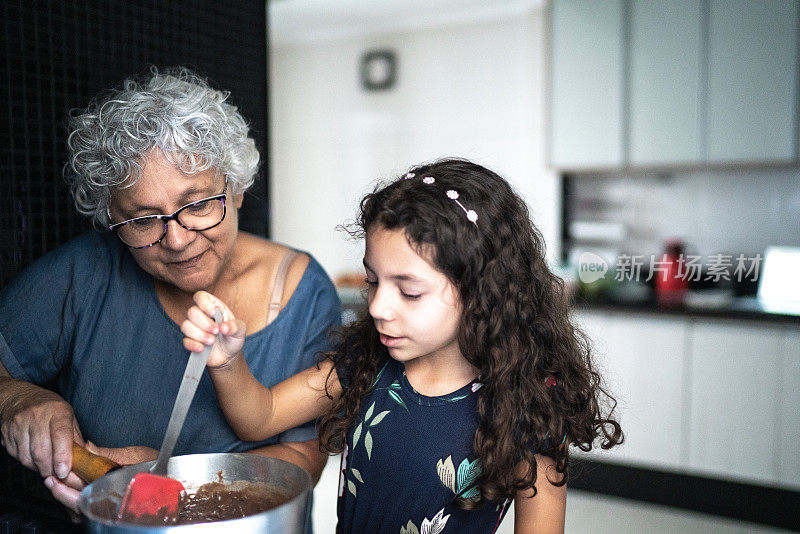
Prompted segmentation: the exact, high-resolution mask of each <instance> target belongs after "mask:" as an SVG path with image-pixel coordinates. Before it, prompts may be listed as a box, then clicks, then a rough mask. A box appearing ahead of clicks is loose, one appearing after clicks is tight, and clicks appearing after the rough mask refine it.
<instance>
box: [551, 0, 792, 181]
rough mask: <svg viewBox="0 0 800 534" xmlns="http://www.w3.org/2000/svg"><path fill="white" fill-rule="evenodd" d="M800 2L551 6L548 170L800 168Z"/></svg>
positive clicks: (671, 0) (699, 0)
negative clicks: (755, 164)
mask: <svg viewBox="0 0 800 534" xmlns="http://www.w3.org/2000/svg"><path fill="white" fill-rule="evenodd" d="M799 6H800V3H798V2H797V1H796V0H759V1H753V0H637V1H635V2H630V1H622V0H614V1H602V2H592V1H590V0H553V2H552V7H551V9H552V16H551V21H552V27H551V32H552V39H551V43H552V47H551V49H552V50H551V55H552V68H551V86H550V103H551V117H550V119H551V120H550V131H551V135H550V144H551V146H550V160H551V161H550V162H551V164H552V165H553V166H554V167H556V168H561V169H568V170H581V169H601V168H608V167H623V166H627V165H631V166H634V167H647V166H658V165H697V164H704V163H709V164H718V163H736V162H743V161H745V162H783V163H785V162H791V161H797V160H798V158H799V157H800V146H798V145H797V143H800V136H798V135H796V132H795V129H796V124H797V122H798V121H800V109H798V69H799V68H800V67H798V62H799V61H800V57H798V54H797V50H798V46H799V45H798V37H799V35H798V34H799V33H800V29H799V28H798V9H800V7H799Z"/></svg>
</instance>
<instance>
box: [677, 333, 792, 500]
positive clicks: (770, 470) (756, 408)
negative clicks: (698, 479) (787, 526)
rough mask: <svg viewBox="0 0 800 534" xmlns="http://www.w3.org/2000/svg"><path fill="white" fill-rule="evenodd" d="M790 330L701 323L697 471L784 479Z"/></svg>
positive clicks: (693, 347)
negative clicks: (780, 463) (780, 462)
mask: <svg viewBox="0 0 800 534" xmlns="http://www.w3.org/2000/svg"><path fill="white" fill-rule="evenodd" d="M783 336H784V333H783V330H782V329H781V328H780V327H778V326H772V325H761V324H751V323H743V322H739V321H710V320H696V321H695V322H694V325H693V326H692V329H691V334H690V339H691V341H690V351H689V354H690V358H691V402H690V405H689V407H688V408H689V410H690V414H691V425H690V434H689V461H688V465H687V467H688V468H689V469H690V470H691V471H692V472H694V473H697V474H701V475H702V474H707V475H712V476H717V477H722V478H730V479H734V480H741V481H746V482H755V483H767V484H769V483H774V482H776V481H777V478H778V473H777V465H776V464H777V459H778V458H779V457H780V454H779V449H780V447H779V439H780V438H779V436H780V416H779V411H778V406H779V405H780V400H781V396H782V394H781V383H782V380H783V376H781V375H782V373H781V365H780V362H781V361H782V352H783Z"/></svg>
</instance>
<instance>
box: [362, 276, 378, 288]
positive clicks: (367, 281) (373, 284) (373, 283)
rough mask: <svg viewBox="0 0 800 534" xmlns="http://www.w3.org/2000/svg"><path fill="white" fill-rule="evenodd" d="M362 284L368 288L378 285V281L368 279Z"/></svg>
mask: <svg viewBox="0 0 800 534" xmlns="http://www.w3.org/2000/svg"><path fill="white" fill-rule="evenodd" d="M364 283H365V284H367V285H368V286H370V287H372V286H377V285H378V281H377V280H370V279H369V278H366V279H364Z"/></svg>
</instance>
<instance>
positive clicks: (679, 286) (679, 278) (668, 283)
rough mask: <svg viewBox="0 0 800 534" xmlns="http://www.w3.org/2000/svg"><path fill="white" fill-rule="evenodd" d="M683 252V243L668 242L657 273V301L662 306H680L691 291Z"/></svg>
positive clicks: (673, 240) (677, 241) (674, 240)
mask: <svg viewBox="0 0 800 534" xmlns="http://www.w3.org/2000/svg"><path fill="white" fill-rule="evenodd" d="M683 250H684V246H683V242H682V241H680V240H678V239H672V240H669V241H667V242H666V246H665V249H664V253H663V254H662V256H661V259H660V261H659V266H658V269H657V270H656V272H655V282H656V301H657V302H658V304H659V305H660V306H680V305H681V304H683V301H684V299H685V298H686V293H687V291H689V279H688V277H687V275H686V269H685V266H684V261H685V260H684V258H683Z"/></svg>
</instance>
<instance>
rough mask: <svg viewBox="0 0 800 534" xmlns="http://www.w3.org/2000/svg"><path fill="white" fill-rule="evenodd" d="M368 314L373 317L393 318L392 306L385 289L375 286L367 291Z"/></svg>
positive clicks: (380, 318) (389, 319) (388, 319)
mask: <svg viewBox="0 0 800 534" xmlns="http://www.w3.org/2000/svg"><path fill="white" fill-rule="evenodd" d="M369 314H370V316H371V317H372V318H373V319H378V320H381V321H391V320H392V319H394V315H395V314H394V308H393V306H392V302H391V298H390V296H389V295H388V294H387V291H386V290H384V289H382V288H381V287H377V288H375V289H373V290H372V291H370V292H369Z"/></svg>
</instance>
